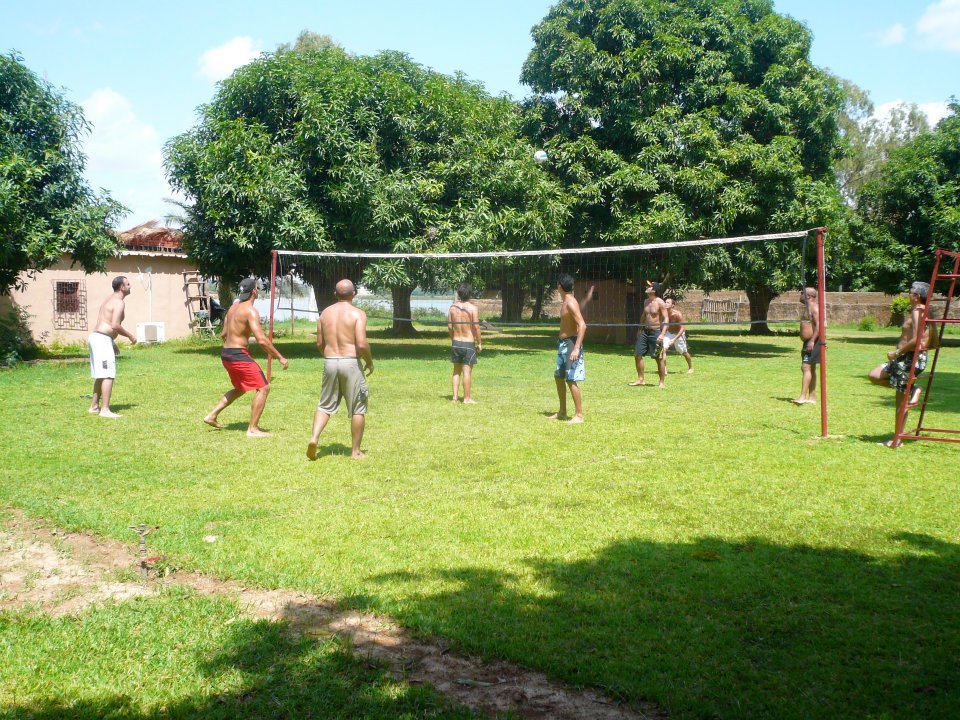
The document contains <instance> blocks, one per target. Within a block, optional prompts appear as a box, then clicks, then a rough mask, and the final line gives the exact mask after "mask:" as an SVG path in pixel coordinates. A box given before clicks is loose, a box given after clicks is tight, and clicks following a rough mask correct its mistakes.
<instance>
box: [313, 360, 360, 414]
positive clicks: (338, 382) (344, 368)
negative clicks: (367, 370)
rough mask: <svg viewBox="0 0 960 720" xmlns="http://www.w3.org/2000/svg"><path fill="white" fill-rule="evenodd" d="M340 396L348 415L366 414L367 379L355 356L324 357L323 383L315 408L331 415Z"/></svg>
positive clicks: (338, 403) (337, 404) (336, 406)
mask: <svg viewBox="0 0 960 720" xmlns="http://www.w3.org/2000/svg"><path fill="white" fill-rule="evenodd" d="M341 398H342V399H343V400H344V402H345V403H346V405H347V412H348V413H349V414H350V417H353V416H354V415H366V414H367V398H368V391H367V379H366V378H365V377H364V376H363V368H362V367H361V366H360V361H359V360H358V359H357V358H324V359H323V385H322V387H321V389H320V402H319V403H318V404H317V410H320V411H321V412H325V413H326V414H327V415H333V414H334V413H335V412H336V411H337V409H338V408H339V407H340V400H341Z"/></svg>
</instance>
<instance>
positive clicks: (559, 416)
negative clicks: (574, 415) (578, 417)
mask: <svg viewBox="0 0 960 720" xmlns="http://www.w3.org/2000/svg"><path fill="white" fill-rule="evenodd" d="M566 419H567V414H566V413H562V414H561V413H558V412H555V413H554V414H553V415H551V416H550V417H548V418H547V420H566Z"/></svg>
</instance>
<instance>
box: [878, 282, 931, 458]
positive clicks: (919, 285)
mask: <svg viewBox="0 0 960 720" xmlns="http://www.w3.org/2000/svg"><path fill="white" fill-rule="evenodd" d="M929 292H930V285H929V284H928V283H925V282H915V283H913V285H911V286H910V312H909V313H907V316H906V317H905V318H904V319H903V326H902V327H901V331H900V339H899V340H898V341H897V347H896V348H895V349H894V350H891V351H890V352H888V353H887V360H888V362H885V363H883V364H881V365H878V366H877V367H875V368H874V369H873V370H871V371H870V374H869V375H868V377H869V378H870V382H872V383H873V384H874V385H884V386H887V385H889V386H890V387H892V388H893V389H894V390H896V391H897V414H896V415H895V416H894V418H895V419H894V436H893V437H892V438H890V439H889V440H887V441H886V442H885V443H883V444H884V445H886V446H887V447H888V448H897V447H899V446H900V441H899V440H897V438H896V425H897V423H896V418H899V417H900V411H901V409H902V408H903V404H904V403H905V402H906V401H907V396H906V393H907V382H908V381H909V379H910V365H911V363H912V362H913V354H914V350H915V349H916V347H917V343H918V342H919V343H920V353H919V354H918V355H917V362H916V365H914V370H915V377H916V376H919V375H920V373H922V372H923V371H924V370H925V369H926V367H927V350H928V349H930V348H934V347H936V343H937V334H936V332H935V331H934V327H933V325H932V324H931V325H928V326H927V332H926V333H925V337H924V338H923V339H922V340H921V338H920V321H921V320H922V319H923V306H924V304H925V303H926V302H927V295H928V294H929ZM920 392H921V391H920V388H919V387H914V389H913V397H911V398H910V404H909V405H908V407H911V406H912V405H913V404H915V403H916V402H917V401H918V400H919V398H920ZM904 422H906V415H904Z"/></svg>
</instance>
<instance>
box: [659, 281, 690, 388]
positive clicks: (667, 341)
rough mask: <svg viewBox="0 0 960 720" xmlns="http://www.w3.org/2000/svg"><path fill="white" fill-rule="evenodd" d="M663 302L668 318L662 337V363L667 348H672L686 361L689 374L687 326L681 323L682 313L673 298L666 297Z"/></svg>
mask: <svg viewBox="0 0 960 720" xmlns="http://www.w3.org/2000/svg"><path fill="white" fill-rule="evenodd" d="M663 304H664V305H665V306H666V308H667V317H668V318H670V324H669V325H667V334H666V336H665V337H664V338H663V355H664V363H666V355H667V350H669V349H670V348H673V349H674V350H675V351H676V352H677V353H679V354H680V355H683V359H684V360H686V361H687V375H689V374H690V373H692V372H693V357H692V356H691V355H690V351H689V350H688V349H687V328H686V326H685V325H684V324H683V313H682V312H680V308H678V307H677V303H676V302H675V301H674V299H673V298H666V299H665V300H664V301H663Z"/></svg>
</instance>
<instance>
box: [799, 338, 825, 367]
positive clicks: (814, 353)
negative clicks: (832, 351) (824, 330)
mask: <svg viewBox="0 0 960 720" xmlns="http://www.w3.org/2000/svg"><path fill="white" fill-rule="evenodd" d="M820 350H821V348H820V339H819V338H817V339H816V340H815V341H814V342H813V347H812V348H811V349H810V350H807V341H806V340H804V341H803V346H802V347H801V348H800V364H801V365H816V364H818V363H819V362H820Z"/></svg>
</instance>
